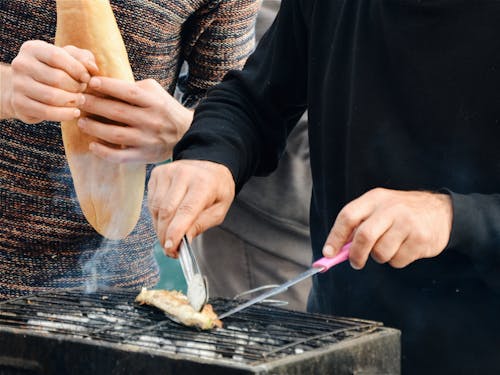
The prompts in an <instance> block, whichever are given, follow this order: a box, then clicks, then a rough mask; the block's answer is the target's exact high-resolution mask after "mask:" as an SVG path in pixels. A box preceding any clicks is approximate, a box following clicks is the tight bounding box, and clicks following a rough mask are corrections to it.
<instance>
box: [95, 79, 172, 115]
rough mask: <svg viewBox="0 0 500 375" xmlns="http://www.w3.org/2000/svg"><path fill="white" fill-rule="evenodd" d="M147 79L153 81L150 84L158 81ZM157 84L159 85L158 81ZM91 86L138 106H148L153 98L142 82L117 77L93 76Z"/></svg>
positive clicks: (102, 92) (100, 91)
mask: <svg viewBox="0 0 500 375" xmlns="http://www.w3.org/2000/svg"><path fill="white" fill-rule="evenodd" d="M147 81H148V82H151V83H148V85H151V84H153V83H152V82H154V83H156V81H154V80H147ZM143 85H144V84H143ZM156 85H157V86H159V84H157V83H156ZM89 87H90V88H91V89H92V90H95V91H97V92H99V93H100V94H103V95H107V96H110V97H113V98H116V99H120V100H122V101H124V102H126V103H130V104H134V105H136V106H138V107H148V106H149V105H150V103H151V100H152V98H151V97H150V95H148V92H149V90H148V89H143V88H142V87H141V84H140V83H134V82H127V81H124V80H119V79H116V78H108V77H92V79H91V80H90V81H89ZM160 88H161V87H160ZM162 90H163V89H162ZM121 121H123V119H122V120H121Z"/></svg>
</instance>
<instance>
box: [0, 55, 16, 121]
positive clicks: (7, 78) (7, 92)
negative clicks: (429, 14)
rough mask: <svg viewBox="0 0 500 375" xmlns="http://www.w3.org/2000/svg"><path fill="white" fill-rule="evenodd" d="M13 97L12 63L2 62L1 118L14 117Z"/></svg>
mask: <svg viewBox="0 0 500 375" xmlns="http://www.w3.org/2000/svg"><path fill="white" fill-rule="evenodd" d="M11 97H12V69H11V67H10V65H6V64H2V63H0V119H7V118H13V117H14V112H13V110H12V104H11Z"/></svg>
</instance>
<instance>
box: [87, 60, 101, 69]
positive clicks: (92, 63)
mask: <svg viewBox="0 0 500 375" xmlns="http://www.w3.org/2000/svg"><path fill="white" fill-rule="evenodd" d="M87 63H88V64H89V65H90V66H91V67H92V68H93V69H94V70H99V68H98V67H97V65H96V63H95V62H94V61H93V60H89V61H88V62H87Z"/></svg>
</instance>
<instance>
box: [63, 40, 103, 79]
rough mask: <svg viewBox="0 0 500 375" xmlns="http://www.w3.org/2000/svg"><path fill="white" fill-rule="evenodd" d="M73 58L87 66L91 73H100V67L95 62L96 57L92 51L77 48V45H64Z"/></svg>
mask: <svg viewBox="0 0 500 375" xmlns="http://www.w3.org/2000/svg"><path fill="white" fill-rule="evenodd" d="M63 48H64V50H66V52H68V53H69V54H70V55H71V56H72V57H73V58H75V59H77V60H78V61H80V63H82V64H83V66H85V68H86V69H87V70H88V72H89V73H90V74H91V75H97V74H99V68H98V67H97V64H96V62H95V57H94V54H93V53H92V52H90V51H89V50H86V49H81V48H77V47H75V46H65V47H63Z"/></svg>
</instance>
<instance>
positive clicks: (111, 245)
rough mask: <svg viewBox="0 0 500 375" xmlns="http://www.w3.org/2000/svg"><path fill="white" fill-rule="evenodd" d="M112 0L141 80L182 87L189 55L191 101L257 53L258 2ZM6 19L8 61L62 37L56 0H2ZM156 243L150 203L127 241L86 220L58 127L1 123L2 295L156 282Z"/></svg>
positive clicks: (1, 34)
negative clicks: (31, 44)
mask: <svg viewBox="0 0 500 375" xmlns="http://www.w3.org/2000/svg"><path fill="white" fill-rule="evenodd" d="M111 3H112V6H113V10H114V12H115V16H116V19H117V22H118V26H119V28H120V30H121V32H122V35H123V38H124V41H125V45H126V47H127V51H128V54H129V59H130V63H131V66H132V70H133V71H134V74H135V79H136V80H142V79H146V78H153V79H156V80H157V81H158V82H159V83H160V84H161V85H162V86H163V87H164V88H165V89H166V90H168V91H169V92H170V93H173V91H174V89H175V87H176V84H177V81H178V75H179V71H180V67H181V65H182V63H183V62H184V61H185V62H187V64H188V66H189V69H188V74H187V76H185V77H184V78H183V82H182V86H183V91H184V97H183V102H184V103H185V104H188V105H190V104H193V103H196V102H197V101H198V100H199V99H200V98H201V97H202V96H203V95H204V93H205V91H206V90H207V89H208V88H209V87H210V86H212V85H213V84H215V83H216V82H218V81H220V80H221V79H222V77H223V76H224V74H225V72H226V71H227V70H228V69H233V68H236V69H238V68H240V67H241V66H242V64H243V63H244V61H245V59H246V57H247V56H248V54H249V53H250V52H251V50H252V49H253V40H254V38H253V26H254V21H255V16H256V13H257V10H258V7H259V3H260V2H259V0H245V1H242V0H177V1H173V0H171V1H168V0H154V1H153V0H140V1H139V0H135V1H118V0H112V1H111ZM0 24H1V25H2V27H1V28H0V40H1V41H2V42H1V43H0V62H2V63H7V64H8V63H10V62H11V61H12V59H13V58H14V57H15V56H16V55H17V53H18V51H19V48H20V47H21V44H22V43H23V42H24V41H27V40H32V39H39V40H45V41H47V42H53V40H54V35H55V25H56V13H55V1H53V0H30V1H23V0H9V1H2V2H1V3H0ZM150 169H151V166H150V167H149V168H148V172H149V171H150ZM148 176H149V173H148ZM146 195H147V194H146ZM146 198H147V197H145V200H144V202H146ZM154 241H155V234H154V231H153V227H152V224H151V220H150V217H149V213H148V211H147V208H146V205H145V204H143V210H142V214H141V218H140V220H139V222H138V224H137V226H136V228H135V229H134V231H133V232H132V233H131V234H130V235H129V236H128V237H127V238H126V239H124V240H121V241H109V240H105V239H103V238H102V237H101V236H100V235H99V234H97V233H96V232H95V231H94V230H93V228H92V227H91V226H90V225H89V224H88V223H87V221H86V220H85V218H84V216H83V214H82V212H81V210H80V207H79V205H78V202H77V200H76V195H75V191H74V188H73V183H72V180H71V175H70V172H69V169H68V164H67V162H66V158H65V155H64V148H63V144H62V139H61V131H60V125H59V123H56V122H43V123H40V124H35V125H29V124H25V123H22V122H20V121H16V120H4V121H1V122H0V275H1V276H2V277H1V278H0V299H5V298H11V297H16V296H20V295H24V294H29V293H34V292H40V291H43V290H46V289H49V288H65V287H80V286H85V287H87V288H91V289H93V288H95V287H96V286H110V287H129V288H139V287H140V286H143V285H147V286H151V285H153V284H154V283H155V282H156V281H157V278H158V270H157V266H156V263H155V260H154V257H153V253H152V248H153V244H154Z"/></svg>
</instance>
